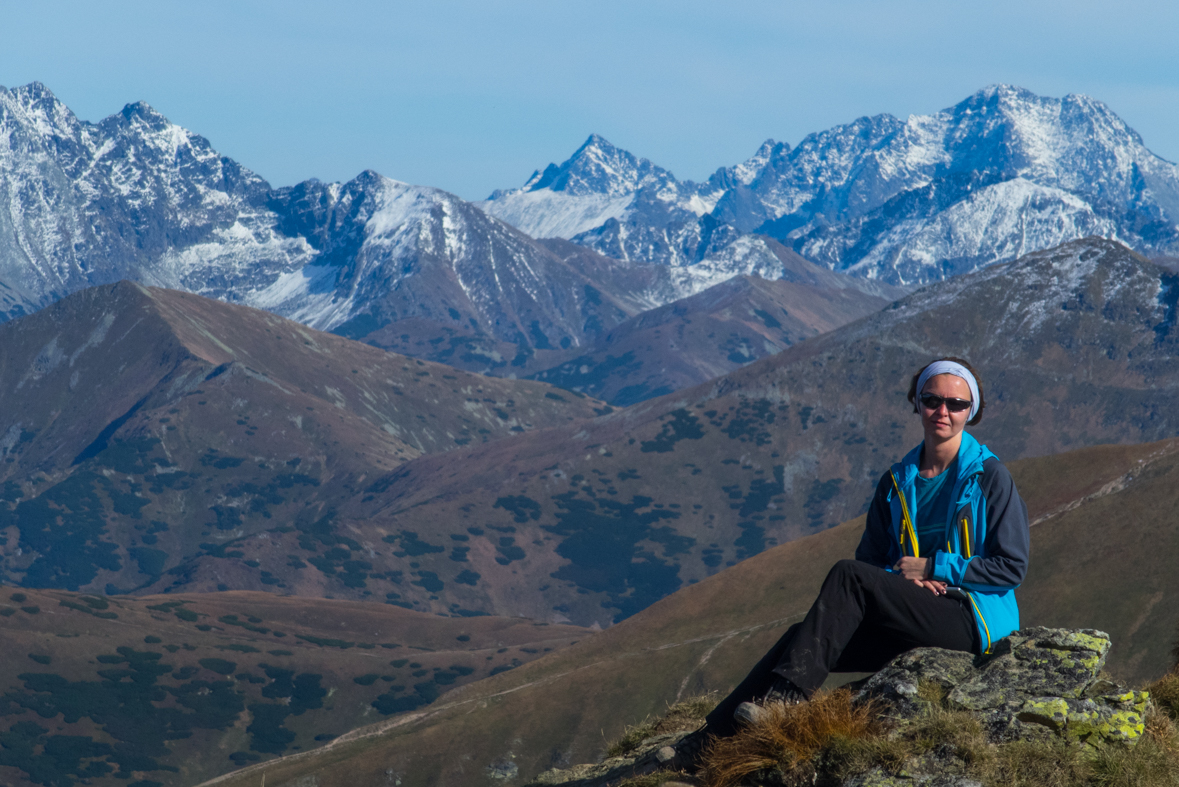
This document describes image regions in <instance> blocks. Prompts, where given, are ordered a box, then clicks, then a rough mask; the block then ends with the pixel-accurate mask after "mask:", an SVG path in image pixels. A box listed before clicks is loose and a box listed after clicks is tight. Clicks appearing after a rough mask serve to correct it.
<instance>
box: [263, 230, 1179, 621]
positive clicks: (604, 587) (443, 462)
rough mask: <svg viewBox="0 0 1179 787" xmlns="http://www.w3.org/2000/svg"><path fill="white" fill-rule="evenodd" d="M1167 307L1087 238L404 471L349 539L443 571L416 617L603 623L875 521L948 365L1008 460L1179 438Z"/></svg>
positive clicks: (372, 490) (1166, 295) (1172, 289)
mask: <svg viewBox="0 0 1179 787" xmlns="http://www.w3.org/2000/svg"><path fill="white" fill-rule="evenodd" d="M1173 296H1179V279H1177V278H1176V277H1175V276H1174V274H1171V273H1169V272H1168V271H1166V270H1164V269H1162V268H1159V267H1157V266H1155V265H1153V264H1151V263H1149V262H1147V261H1145V260H1143V259H1142V258H1141V257H1139V256H1138V255H1136V254H1134V253H1133V252H1131V251H1130V250H1128V249H1126V248H1125V247H1123V246H1120V245H1118V244H1115V243H1112V242H1109V241H1105V240H1101V239H1089V240H1085V241H1078V242H1076V243H1072V244H1068V245H1066V246H1062V247H1061V248H1059V249H1056V250H1051V251H1047V252H1039V253H1036V254H1033V255H1029V256H1028V257H1025V258H1023V259H1021V260H1019V261H1017V262H1014V263H1011V264H1008V265H999V266H994V267H992V268H988V269H987V270H985V271H981V272H980V273H977V274H971V275H969V276H964V277H960V278H955V279H952V280H949V281H946V282H943V283H941V284H938V285H935V286H931V287H928V288H926V289H924V290H921V291H919V292H916V293H914V294H913V295H911V296H909V297H907V298H905V299H903V300H901V301H898V302H897V303H896V304H894V305H893V306H892V307H890V308H888V309H885V310H884V311H882V312H879V313H877V314H875V315H873V316H870V317H867V318H864V319H862V320H859V321H857V322H855V323H852V324H850V325H846V326H844V327H843V328H839V329H837V330H835V331H831V332H830V333H826V334H823V335H821V336H817V337H815V338H813V339H808V340H806V341H804V342H801V343H799V344H797V345H795V346H793V347H790V348H788V349H786V350H784V351H783V352H781V353H778V354H777V355H774V356H772V357H769V358H765V359H763V360H761V361H758V362H755V363H752V364H750V365H749V366H747V367H743V368H741V369H739V370H737V371H734V372H731V373H729V374H728V375H725V376H724V377H721V378H718V379H717V380H714V381H712V382H709V383H706V384H704V385H701V386H697V387H695V388H692V389H688V390H684V391H680V392H677V393H675V394H672V395H668V396H665V397H661V398H658V399H654V400H650V401H647V402H643V403H640V404H638V405H634V406H632V407H629V408H626V409H625V410H622V411H618V412H615V413H612V414H610V415H606V416H605V417H602V418H597V419H594V420H592V421H590V422H586V423H579V424H577V425H570V426H569V427H556V428H552V429H546V430H540V431H538V432H535V433H532V434H529V435H522V436H521V438H520V439H519V440H514V441H512V442H510V443H505V442H497V443H489V444H487V445H484V446H478V447H474V446H472V447H467V448H463V449H459V450H458V451H453V452H450V453H448V454H446V455H440V456H428V457H421V458H418V459H415V460H413V461H411V462H407V463H406V464H404V465H402V466H401V467H399V468H397V469H396V470H394V471H392V472H390V473H388V474H386V475H384V476H383V477H381V478H379V479H376V480H374V481H371V482H369V483H367V484H366V485H365V487H364V489H365V491H366V495H364V496H361V497H358V498H354V499H352V500H351V501H349V503H348V504H347V505H346V506H344V507H342V508H341V509H339V510H338V511H337V512H336V518H335V520H334V523H335V527H337V528H338V529H341V530H343V532H350V533H353V534H354V535H352V536H351V537H353V538H357V539H358V540H363V539H365V538H367V539H368V541H369V543H375V542H378V541H380V540H382V539H386V538H388V539H392V540H393V541H397V542H398V543H402V546H403V548H402V549H399V550H397V551H395V552H393V554H392V555H391V557H390V558H389V559H388V563H386V564H385V565H386V566H387V570H401V571H407V572H409V571H418V572H427V571H428V572H431V574H432V576H433V577H436V579H437V582H432V583H431V587H432V588H434V589H433V590H432V591H429V592H427V589H426V588H425V587H423V586H415V585H412V584H411V585H410V587H408V588H397V589H395V590H394V592H397V593H399V594H400V598H399V599H398V600H399V601H403V602H405V603H410V604H413V605H414V608H415V609H420V610H433V611H446V610H447V609H449V608H451V605H458V607H459V608H464V609H472V610H474V609H482V610H486V611H495V612H498V613H512V614H520V615H527V616H530V617H535V618H538V619H542V618H547V619H553V620H562V619H567V620H571V621H574V622H577V623H579V624H584V625H589V624H592V623H594V622H598V623H600V624H602V625H603V626H605V625H607V624H609V623H610V622H616V621H618V620H621V619H624V618H625V617H626V616H627V615H630V614H634V613H635V612H637V611H639V610H641V609H643V608H645V607H646V606H648V605H649V604H651V603H653V602H654V601H656V600H658V599H659V598H662V597H663V596H666V595H668V594H670V593H672V592H674V591H675V590H677V589H679V588H681V587H683V586H685V585H686V584H689V583H691V582H694V581H700V580H702V579H704V578H706V577H708V576H710V575H712V574H715V573H717V572H718V571H721V570H722V569H723V568H724V567H725V566H729V565H733V564H735V563H736V562H737V561H739V560H742V559H744V558H747V557H749V556H751V555H754V554H757V553H758V552H760V551H762V550H764V549H767V548H769V547H772V546H774V545H775V544H779V543H784V542H786V541H789V540H793V539H796V538H800V537H803V536H806V535H809V534H813V533H816V532H819V531H821V530H824V529H826V528H828V527H831V526H833V525H835V524H837V523H838V522H841V521H845V520H847V519H849V518H851V517H853V516H856V515H857V514H860V513H862V512H863V511H864V510H865V508H866V505H867V501H868V498H869V496H870V494H871V492H872V490H873V489H874V487H875V484H876V481H877V480H878V479H879V477H880V474H881V473H882V472H883V471H884V470H885V469H886V468H887V467H888V466H889V465H890V464H891V463H892V462H893V461H895V460H896V459H898V458H899V457H900V456H902V455H903V454H904V453H905V452H907V451H908V450H909V449H910V448H912V447H913V446H914V445H915V444H916V443H917V442H918V441H919V439H920V428H919V425H918V422H917V418H916V417H915V416H914V414H913V412H912V408H911V407H910V405H909V404H908V403H907V402H906V401H905V392H906V389H907V387H908V383H909V377H910V375H911V374H912V373H913V372H914V370H916V369H917V368H919V367H920V366H921V365H922V364H924V363H926V362H928V361H929V360H930V359H931V358H933V357H937V356H939V355H964V356H966V357H968V358H971V359H972V360H973V362H974V363H975V364H976V365H977V366H978V367H979V368H980V369H981V371H982V375H983V378H984V382H985V390H986V395H987V400H988V403H989V404H988V409H987V411H986V414H985V416H984V418H983V421H982V423H981V424H980V425H979V427H978V428H977V429H975V430H974V431H975V434H976V435H977V436H978V437H979V438H980V439H982V440H983V441H984V442H986V443H988V444H989V445H990V446H991V448H992V449H993V450H995V452H996V453H997V454H998V455H999V456H1000V457H1001V458H1003V459H1004V460H1013V459H1017V458H1020V457H1025V456H1036V455H1044V454H1052V453H1057V452H1060V451H1065V450H1069V449H1072V448H1077V447H1080V446H1083V445H1088V444H1097V443H1115V442H1135V441H1148V440H1156V439H1161V438H1166V437H1170V436H1173V435H1175V434H1176V433H1179V364H1177V363H1176V360H1175V359H1176V358H1177V357H1179V332H1177V331H1176V330H1175V327H1174V326H1175V322H1174V316H1175V306H1174V303H1173V300H1172V298H1173ZM368 495H371V496H372V497H371V498H369V497H368ZM405 533H413V534H415V536H414V539H416V540H413V541H412V543H413V544H415V545H417V546H416V548H415V549H412V550H411V549H407V548H405V544H404V543H403V541H402V539H404V538H405V536H404V535H403V534H405ZM452 542H457V543H459V544H460V545H461V546H463V547H466V548H467V549H464V550H461V551H460V552H459V553H457V554H456V553H454V552H452V551H451V550H450V548H449V547H450V545H451V543H452ZM264 546H265V545H264V544H262V543H261V542H259V544H258V545H257V546H251V545H250V544H248V543H247V544H245V545H244V546H243V549H244V550H246V551H248V550H249V549H254V548H256V549H263V548H264ZM398 561H401V562H400V563H399V562H398ZM411 562H412V563H415V564H417V565H416V566H414V567H410V566H409V565H408V564H409V563H411ZM267 570H269V571H272V572H273V571H275V569H274V568H269V567H268V568H267ZM464 572H471V573H464ZM472 574H477V575H479V578H478V580H477V581H476V583H475V584H473V585H472V584H469V583H468V582H465V581H462V580H459V576H460V575H461V576H462V577H463V578H464V579H466V580H469V579H471V578H472ZM291 581H292V582H293V581H294V580H291ZM431 596H436V597H437V598H431Z"/></svg>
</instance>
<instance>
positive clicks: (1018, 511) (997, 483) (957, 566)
mask: <svg viewBox="0 0 1179 787" xmlns="http://www.w3.org/2000/svg"><path fill="white" fill-rule="evenodd" d="M979 486H980V487H981V490H982V494H983V497H984V499H985V500H986V516H987V531H986V532H987V534H986V537H985V539H984V541H983V549H982V554H981V555H976V556H974V557H972V558H970V559H969V560H966V559H965V558H963V557H962V556H961V555H954V554H947V553H945V552H938V553H937V554H936V555H935V556H934V568H933V578H934V579H937V580H940V581H942V582H947V583H949V584H951V585H957V586H960V587H964V588H966V589H967V590H982V591H986V590H1007V589H1008V588H1014V587H1018V586H1019V585H1020V583H1022V582H1023V579H1024V576H1025V575H1026V574H1027V569H1028V555H1029V552H1030V549H1031V539H1030V537H1029V533H1028V508H1027V505H1025V504H1024V502H1023V499H1022V498H1021V497H1020V496H1019V492H1018V491H1017V490H1016V488H1015V481H1014V480H1012V478H1011V473H1009V472H1007V468H1006V467H1004V466H1003V464H1002V463H1001V462H1000V461H999V460H998V459H994V458H992V459H988V460H987V461H986V462H984V463H983V473H982V478H981V479H980V480H979Z"/></svg>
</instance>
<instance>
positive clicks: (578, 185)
mask: <svg viewBox="0 0 1179 787" xmlns="http://www.w3.org/2000/svg"><path fill="white" fill-rule="evenodd" d="M666 182H675V176H674V175H672V174H671V173H670V172H668V171H667V170H664V169H662V168H660V167H657V166H655V165H654V164H652V163H651V162H650V161H648V160H647V159H641V158H638V157H636V156H634V155H632V154H631V153H628V152H627V151H625V150H622V149H621V148H618V147H615V146H614V145H612V144H610V142H609V141H607V140H606V139H605V137H602V136H599V135H598V134H591V135H590V136H589V138H588V139H587V140H586V141H585V144H583V145H582V146H581V147H580V148H578V149H577V150H576V151H575V152H574V153H573V155H572V156H570V157H569V159H568V160H566V161H565V162H564V163H563V164H560V165H557V164H549V165H548V166H547V167H545V169H544V172H542V173H540V174H539V175H537V176H534V177H533V178H531V179H530V180H529V181H528V182H527V183H525V184H524V187H523V190H524V191H526V192H528V191H540V190H541V189H549V190H551V191H557V192H565V193H567V194H572V195H575V196H582V195H586V194H603V195H606V196H611V197H615V196H619V195H622V194H629V193H630V192H633V191H636V190H637V189H639V188H641V187H643V186H648V185H659V184H662V183H666Z"/></svg>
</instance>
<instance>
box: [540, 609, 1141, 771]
mask: <svg viewBox="0 0 1179 787" xmlns="http://www.w3.org/2000/svg"><path fill="white" fill-rule="evenodd" d="M1110 646H1111V642H1110V639H1109V635H1107V634H1106V633H1105V632H1102V631H1095V630H1092V629H1082V630H1077V629H1053V628H1044V627H1033V628H1028V629H1022V630H1020V631H1017V632H1015V633H1013V634H1012V635H1010V636H1009V637H1006V638H1004V639H1002V640H1000V641H999V642H997V643H996V645H995V648H994V651H993V652H992V653H991V654H984V655H981V656H974V655H972V654H969V653H961V652H956V651H946V650H941V649H939V648H918V649H916V650H913V651H910V652H908V653H905V654H903V655H901V656H898V657H897V658H896V659H894V660H893V661H892V662H891V663H889V664H888V665H887V666H885V667H884V669H882V670H880V671H879V672H877V673H876V674H875V675H873V676H871V677H870V678H868V679H866V680H864V681H859V682H858V683H857V684H853V685H854V688H853V694H852V703H853V705H857V704H863V703H869V702H876V703H879V704H880V708H879V710H878V712H879V713H880V714H881V715H882V716H883V717H885V718H887V720H888V721H887V722H886V725H887V728H888V729H887V732H886V733H885V734H886V736H887V737H890V738H900V737H903V736H905V735H906V732H907V730H908V728H909V727H911V726H913V725H915V724H917V723H919V722H920V721H921V720H923V719H925V718H927V717H928V716H929V715H930V713H931V711H932V709H933V708H934V707H935V706H944V707H945V708H947V709H950V710H954V711H965V712H968V713H970V714H972V715H973V716H974V717H976V718H977V719H978V721H979V722H981V724H982V727H983V729H984V730H985V735H986V740H987V742H988V743H989V744H991V745H1000V746H1001V745H1004V744H1008V743H1012V742H1014V741H1025V742H1047V741H1050V740H1059V741H1061V742H1063V743H1066V744H1074V745H1080V746H1085V747H1089V748H1090V749H1094V750H1097V749H1103V748H1105V747H1108V746H1134V745H1135V744H1137V742H1138V741H1139V740H1140V739H1141V737H1142V736H1143V734H1144V732H1145V718H1146V715H1147V713H1148V711H1149V709H1150V707H1151V700H1150V694H1149V692H1147V691H1137V690H1132V689H1127V688H1126V687H1124V686H1119V685H1117V684H1116V683H1113V682H1112V681H1110V680H1108V679H1106V678H1105V677H1104V675H1103V674H1102V668H1103V667H1104V665H1105V659H1106V655H1107V654H1108V653H1109V649H1110ZM652 732H653V733H654V734H652V735H650V736H648V737H645V738H644V739H642V740H641V741H639V742H637V743H636V744H634V745H633V746H631V747H630V750H629V751H628V752H627V754H626V755H625V756H617V757H610V758H607V759H604V760H603V761H601V762H599V763H596V764H584V765H576V766H573V767H571V768H563V769H561V768H557V769H552V770H549V771H546V772H544V773H542V774H540V775H539V776H538V777H536V778H535V779H534V780H533V781H531V782H529V785H532V786H533V787H541V786H542V785H543V786H544V787H552V786H553V785H563V786H564V787H607V785H612V784H619V783H623V782H626V781H627V780H631V779H634V778H635V777H639V776H643V775H645V774H652V773H654V772H656V771H659V770H666V769H671V768H675V767H676V766H677V764H678V761H677V759H676V753H675V744H676V743H677V742H678V741H679V740H681V739H682V738H683V737H685V735H686V734H687V731H683V730H681V731H677V732H668V731H666V730H665V729H662V728H661V727H660V725H659V724H656V725H654V726H653V727H652ZM952 760H953V754H952V753H950V754H947V753H945V752H942V753H941V755H940V758H939V756H938V755H937V754H934V755H931V756H927V757H922V758H917V759H914V760H910V761H906V762H904V763H899V764H894V767H893V768H891V769H888V768H884V767H879V766H878V767H874V768H872V769H870V770H869V771H867V772H863V773H858V774H855V775H853V776H851V777H850V778H846V779H843V780H840V781H839V782H836V783H839V784H841V785H842V787H867V785H911V784H915V783H916V784H922V783H925V782H927V781H930V780H933V779H938V778H942V779H945V778H946V777H947V776H949V777H951V779H952V780H951V781H950V782H944V781H943V782H938V783H939V784H942V783H949V784H955V785H961V786H962V787H965V786H966V785H969V784H979V782H977V781H975V780H972V779H970V778H969V776H968V775H964V774H962V773H961V771H960V769H959V768H956V767H955V765H954V764H953V763H952V762H951V761H952ZM708 768H709V761H708V755H707V754H706V755H705V761H704V769H705V774H707V770H708ZM902 771H903V775H902V773H901V772H902ZM775 776H776V777H777V778H775ZM782 777H783V774H781V773H777V774H774V773H772V772H767V773H764V774H760V775H759V778H757V779H755V780H754V781H755V782H756V783H758V784H764V783H771V784H778V783H784V781H785V780H784V779H783V778H782ZM689 781H690V782H695V781H697V780H696V779H695V778H691V777H689ZM824 783H827V782H824Z"/></svg>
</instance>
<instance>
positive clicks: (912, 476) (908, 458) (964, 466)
mask: <svg viewBox="0 0 1179 787" xmlns="http://www.w3.org/2000/svg"><path fill="white" fill-rule="evenodd" d="M924 444H925V443H924V442H920V443H918V444H917V446H916V447H915V448H914V449H913V450H912V451H910V452H909V453H907V454H905V458H904V459H902V460H901V461H900V462H898V463H896V464H895V465H893V468H892V470H893V472H894V473H895V474H896V477H897V480H898V481H900V483H901V486H902V487H904V488H906V489H908V488H910V487H911V486H912V485H913V483H914V482H915V480H916V478H917V473H918V471H919V469H920V463H921V447H922V446H923V445H924ZM992 456H994V454H993V453H991V450H990V449H989V448H987V447H986V446H985V445H983V444H982V443H980V442H979V441H978V440H975V439H974V437H973V436H972V435H971V434H970V433H969V432H966V431H964V432H962V444H961V445H960V446H958V477H957V478H956V479H954V480H955V483H960V482H962V481H963V480H965V479H967V478H969V477H971V476H974V475H978V474H979V473H981V472H982V471H983V462H984V461H986V460H987V459H989V458H990V457H992Z"/></svg>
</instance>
